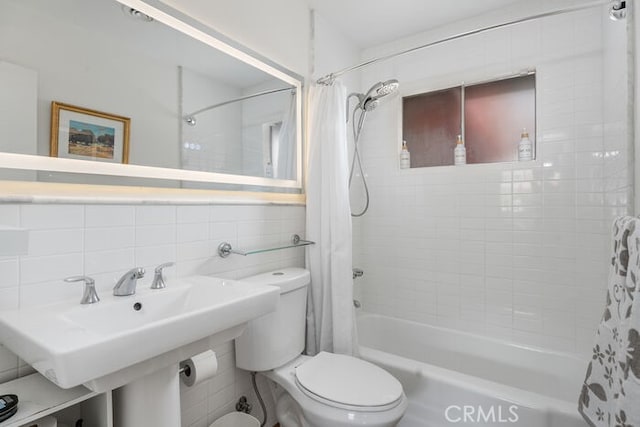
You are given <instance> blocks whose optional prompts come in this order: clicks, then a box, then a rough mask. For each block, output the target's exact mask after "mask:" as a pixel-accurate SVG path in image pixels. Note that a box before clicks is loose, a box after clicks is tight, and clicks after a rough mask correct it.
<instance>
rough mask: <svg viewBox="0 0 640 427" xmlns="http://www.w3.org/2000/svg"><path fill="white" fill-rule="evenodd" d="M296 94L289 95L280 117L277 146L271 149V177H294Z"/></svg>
mask: <svg viewBox="0 0 640 427" xmlns="http://www.w3.org/2000/svg"><path fill="white" fill-rule="evenodd" d="M296 130H297V126H296V95H295V93H294V94H292V95H289V104H288V106H287V109H286V110H285V112H284V116H283V118H282V127H281V128H280V138H279V140H278V146H277V147H275V149H274V150H273V151H274V152H273V177H274V178H278V179H295V173H296V155H297V153H296Z"/></svg>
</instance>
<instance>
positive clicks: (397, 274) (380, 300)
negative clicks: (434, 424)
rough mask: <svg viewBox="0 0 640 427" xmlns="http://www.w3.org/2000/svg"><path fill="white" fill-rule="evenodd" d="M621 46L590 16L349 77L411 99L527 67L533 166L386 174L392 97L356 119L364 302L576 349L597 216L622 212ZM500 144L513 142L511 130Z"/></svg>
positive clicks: (391, 155) (392, 149) (601, 266)
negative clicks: (359, 123)
mask: <svg viewBox="0 0 640 427" xmlns="http://www.w3.org/2000/svg"><path fill="white" fill-rule="evenodd" d="M499 20H500V19H498V20H496V21H494V22H497V21H499ZM468 24H469V26H468V27H466V28H464V29H469V28H477V27H478V26H479V25H481V24H482V22H480V21H478V23H474V22H470V23H468ZM460 29H462V28H460ZM453 33H455V30H452V29H447V30H443V31H442V32H441V33H440V34H436V35H444V34H453ZM415 40H416V39H415V38H414V39H412V40H408V41H406V43H405V44H404V45H403V43H402V42H397V43H395V44H394V45H393V48H394V49H401V48H407V47H408V46H413V45H416V44H417V43H416V42H415ZM384 49H385V48H384V47H383V48H379V50H375V49H374V50H372V51H369V52H366V55H365V56H366V57H367V58H369V57H372V56H375V55H376V54H379V53H382V52H383V51H384ZM625 49H626V29H625V24H624V23H616V22H612V21H610V20H608V19H607V17H606V12H605V11H604V10H600V9H593V10H589V11H583V12H576V13H572V14H568V15H563V16H557V17H552V18H545V19H543V20H538V21H533V22H528V23H525V24H519V25H517V26H513V27H510V28H506V29H501V30H495V31H491V32H487V33H483V34H481V35H476V36H472V37H469V38H466V39H462V40H458V41H455V42H450V43H447V44H445V45H441V46H438V47H435V48H432V49H427V50H425V51H422V52H420V53H415V54H412V55H406V56H403V57H399V58H396V59H394V60H392V61H388V62H386V63H380V64H378V65H376V66H373V67H370V68H367V69H366V70H365V71H363V73H362V82H363V85H364V86H368V85H370V84H371V83H373V82H376V81H384V80H386V79H389V78H397V79H399V80H400V85H401V93H403V94H413V93H417V92H419V91H425V92H426V91H430V90H436V89H442V88H446V87H451V86H455V85H459V84H460V83H461V82H465V81H466V82H473V81H482V80H487V79H491V78H496V77H499V76H505V75H510V74H513V73H517V72H519V71H520V70H523V69H531V68H535V70H536V73H537V135H538V137H537V153H536V154H537V157H536V160H535V161H533V162H527V163H517V162H514V163H501V164H484V165H466V166H462V167H454V166H450V167H432V168H419V169H411V170H400V169H399V166H398V153H399V149H400V145H401V136H400V132H401V130H400V126H401V113H400V107H401V97H398V98H396V99H395V100H392V101H389V102H387V103H386V104H383V105H381V107H380V108H378V109H377V110H376V111H374V112H371V113H370V114H369V115H368V117H367V122H366V125H365V129H364V131H363V136H362V140H361V143H360V148H361V152H362V154H363V156H364V166H365V169H366V174H367V179H368V182H369V189H370V192H371V207H370V211H369V213H368V214H366V215H365V216H364V217H362V218H359V219H354V257H355V260H356V263H355V264H356V265H357V266H359V267H362V268H364V270H365V276H364V278H363V279H362V280H359V281H357V282H356V295H357V296H358V298H360V299H361V301H362V303H363V309H364V310H366V311H369V312H375V313H381V314H385V315H390V316H394V317H399V318H403V319H408V320H411V321H416V322H423V323H428V324H432V325H440V326H444V327H449V328H455V329H461V330H465V331H471V332H474V333H479V334H483V335H488V336H492V337H498V338H502V339H506V340H509V341H512V342H516V343H522V344H526V345H533V346H539V347H543V348H547V349H553V350H559V351H568V352H572V353H579V354H583V353H584V352H586V351H589V349H590V346H591V343H592V340H593V336H594V335H593V334H594V331H595V327H596V325H597V322H598V321H599V319H600V317H601V314H602V310H603V308H604V297H605V291H604V290H605V288H606V280H607V267H608V264H607V258H608V253H609V245H610V244H609V232H610V224H611V222H612V219H613V218H614V217H615V216H617V215H623V214H627V213H628V212H629V211H630V206H632V203H631V184H630V176H631V174H630V170H629V167H628V163H629V150H628V139H627V133H626V132H627V123H626V117H627V113H626V111H627V110H626V109H627V104H626V102H627V101H626V97H627V93H626V90H627V88H626V85H627V77H626V52H625ZM494 125H495V126H500V123H495V124H494ZM513 140H514V150H515V147H516V144H517V141H518V140H519V135H514V136H513ZM453 144H454V141H452V149H453V146H454V145H453ZM356 185H357V183H356ZM360 197H361V195H360ZM360 203H362V199H361V198H359V197H358V196H357V195H356V197H354V200H353V205H354V206H358V205H359V204H360Z"/></svg>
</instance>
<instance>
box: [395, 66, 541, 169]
mask: <svg viewBox="0 0 640 427" xmlns="http://www.w3.org/2000/svg"><path fill="white" fill-rule="evenodd" d="M535 124H536V82H535V74H534V73H531V74H528V75H525V76H517V77H511V78H506V79H501V80H495V81H490V82H485V83H479V84H473V85H461V86H456V87H452V88H448V89H443V90H437V91H433V92H427V93H420V94H417V95H411V96H406V97H403V98H402V139H403V140H404V141H406V142H407V148H408V149H409V152H410V153H411V167H412V168H420V167H429V166H447V165H453V164H454V156H453V150H454V149H455V146H456V139H457V136H458V135H462V136H463V138H464V140H465V148H466V151H467V164H473V163H498V162H512V161H517V160H518V142H519V141H520V139H521V134H522V132H523V129H526V131H527V132H528V134H529V139H530V140H531V141H532V142H533V143H534V150H533V156H534V158H535V138H536V135H535V128H536V126H535Z"/></svg>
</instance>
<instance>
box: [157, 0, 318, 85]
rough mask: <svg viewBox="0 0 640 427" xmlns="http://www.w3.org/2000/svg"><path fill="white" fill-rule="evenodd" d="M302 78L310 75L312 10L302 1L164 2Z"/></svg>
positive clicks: (227, 0) (206, 0) (186, 0)
mask: <svg viewBox="0 0 640 427" xmlns="http://www.w3.org/2000/svg"><path fill="white" fill-rule="evenodd" d="M162 2H163V3H166V4H167V5H169V6H171V7H173V8H175V9H177V10H179V11H181V12H183V13H185V14H187V15H190V16H191V17H193V18H195V19H197V20H199V21H201V22H202V23H204V24H206V25H209V26H210V27H211V28H213V29H215V30H216V31H218V32H220V33H222V34H224V35H226V36H228V37H230V38H231V39H233V40H235V41H237V42H239V43H241V44H242V45H244V46H247V47H249V48H250V49H252V50H253V51H255V52H256V53H259V54H260V55H263V56H265V57H267V58H269V59H271V60H272V61H274V62H276V63H278V64H280V65H283V66H284V67H286V68H288V69H290V70H292V71H293V72H295V73H298V74H300V75H301V76H306V75H307V73H308V68H309V64H308V60H309V59H308V58H309V9H308V5H307V2H306V1H300V0H271V1H268V2H266V1H261V0H240V1H238V0H224V1H215V2H212V1H209V0H162Z"/></svg>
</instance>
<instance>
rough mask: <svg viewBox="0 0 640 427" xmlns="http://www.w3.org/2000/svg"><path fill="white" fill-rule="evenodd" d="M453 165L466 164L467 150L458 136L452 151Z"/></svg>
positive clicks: (460, 136)
mask: <svg viewBox="0 0 640 427" xmlns="http://www.w3.org/2000/svg"><path fill="white" fill-rule="evenodd" d="M453 164H454V165H456V166H458V165H466V164H467V149H466V148H464V142H463V141H462V135H458V141H457V142H456V148H455V150H453Z"/></svg>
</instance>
